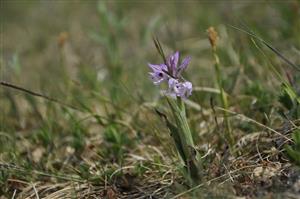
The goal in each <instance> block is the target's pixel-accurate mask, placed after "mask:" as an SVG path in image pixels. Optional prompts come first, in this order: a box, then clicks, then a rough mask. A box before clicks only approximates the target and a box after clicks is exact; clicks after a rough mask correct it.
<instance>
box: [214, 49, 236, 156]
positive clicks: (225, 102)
mask: <svg viewBox="0 0 300 199" xmlns="http://www.w3.org/2000/svg"><path fill="white" fill-rule="evenodd" d="M212 51H213V56H214V60H215V70H216V75H217V84H218V87H219V90H220V100H221V102H222V106H223V108H224V109H228V100H227V96H226V94H225V92H224V89H223V83H222V75H221V69H220V68H221V67H220V60H219V56H218V54H217V50H216V48H212ZM224 120H225V127H226V134H225V138H226V140H227V142H228V145H229V147H230V150H231V151H233V150H232V148H233V145H234V137H233V134H232V129H231V125H230V121H229V118H228V113H227V112H224Z"/></svg>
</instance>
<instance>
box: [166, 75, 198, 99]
mask: <svg viewBox="0 0 300 199" xmlns="http://www.w3.org/2000/svg"><path fill="white" fill-rule="evenodd" d="M168 85H169V88H168V90H167V92H166V93H167V94H168V95H169V96H171V97H174V98H175V97H181V98H183V99H186V98H187V97H189V96H190V95H191V94H192V89H193V85H192V83H191V82H189V81H185V82H179V81H178V80H177V79H173V78H170V79H169V81H168Z"/></svg>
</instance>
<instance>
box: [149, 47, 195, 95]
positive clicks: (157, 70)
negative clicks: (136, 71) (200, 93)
mask: <svg viewBox="0 0 300 199" xmlns="http://www.w3.org/2000/svg"><path fill="white" fill-rule="evenodd" d="M178 61H179V52H178V51H177V52H175V53H174V54H172V55H170V56H169V57H168V59H167V60H166V62H167V63H165V64H158V65H156V64H148V65H149V67H150V69H151V70H152V72H149V74H150V78H151V80H152V81H153V83H154V84H155V85H159V84H161V83H162V82H165V81H168V90H167V91H166V94H167V95H169V96H171V97H174V98H176V97H181V98H183V99H186V98H187V97H189V96H190V95H191V94H192V90H193V85H192V83H191V82H188V81H185V80H184V79H183V78H182V77H181V73H182V72H183V71H184V70H185V69H186V68H187V66H188V64H189V63H190V61H191V57H186V58H185V59H183V61H182V63H181V64H180V65H179V66H178Z"/></svg>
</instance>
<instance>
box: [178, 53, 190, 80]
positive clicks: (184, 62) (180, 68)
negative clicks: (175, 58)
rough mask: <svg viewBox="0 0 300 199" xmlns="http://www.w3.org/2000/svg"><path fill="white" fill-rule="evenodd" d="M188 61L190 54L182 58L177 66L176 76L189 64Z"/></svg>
mask: <svg viewBox="0 0 300 199" xmlns="http://www.w3.org/2000/svg"><path fill="white" fill-rule="evenodd" d="M190 61H191V57H190V56H188V57H186V58H184V60H183V61H182V62H181V65H180V66H179V67H178V70H177V76H179V75H180V74H181V73H182V71H184V70H185V69H186V68H187V66H188V65H189V63H190Z"/></svg>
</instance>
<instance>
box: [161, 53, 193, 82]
mask: <svg viewBox="0 0 300 199" xmlns="http://www.w3.org/2000/svg"><path fill="white" fill-rule="evenodd" d="M178 60H179V52H178V51H177V52H175V53H174V54H173V55H170V57H169V58H168V60H167V66H168V72H169V74H171V75H172V76H173V77H174V78H180V76H181V73H182V72H183V71H184V70H185V69H186V68H187V66H188V64H189V63H190V61H191V57H186V58H185V59H184V60H183V61H182V63H181V64H180V65H179V66H178Z"/></svg>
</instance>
